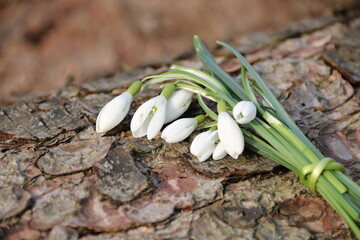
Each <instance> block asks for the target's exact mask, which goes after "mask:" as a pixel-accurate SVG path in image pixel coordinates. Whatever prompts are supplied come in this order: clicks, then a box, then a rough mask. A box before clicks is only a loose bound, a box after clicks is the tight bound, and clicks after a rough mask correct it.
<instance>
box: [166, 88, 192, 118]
mask: <svg viewBox="0 0 360 240" xmlns="http://www.w3.org/2000/svg"><path fill="white" fill-rule="evenodd" d="M193 95H194V94H193V93H192V92H189V91H187V90H184V89H181V90H178V91H176V92H174V93H173V94H171V96H170V97H169V99H168V103H167V106H166V118H165V123H168V122H171V121H173V120H175V119H177V118H178V117H180V116H181V115H182V114H183V113H184V112H185V111H186V110H187V109H188V108H189V106H190V103H191V100H192V97H193Z"/></svg>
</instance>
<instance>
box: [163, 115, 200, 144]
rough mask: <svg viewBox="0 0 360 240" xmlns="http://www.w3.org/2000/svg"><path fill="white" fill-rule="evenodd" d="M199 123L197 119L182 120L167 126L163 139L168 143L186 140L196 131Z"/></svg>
mask: <svg viewBox="0 0 360 240" xmlns="http://www.w3.org/2000/svg"><path fill="white" fill-rule="evenodd" d="M197 124H198V121H197V120H196V119H195V118H182V119H179V120H176V121H175V122H173V123H171V124H170V125H169V126H167V127H166V128H165V129H164V130H163V132H162V134H161V138H162V139H164V140H165V141H166V142H168V143H176V142H180V141H182V140H184V139H185V138H187V137H188V136H190V134H191V133H192V132H193V131H194V130H195V128H196V126H197Z"/></svg>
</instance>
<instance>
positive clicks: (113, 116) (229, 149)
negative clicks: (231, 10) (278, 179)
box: [96, 36, 360, 239]
mask: <svg viewBox="0 0 360 240" xmlns="http://www.w3.org/2000/svg"><path fill="white" fill-rule="evenodd" d="M218 43H219V44H220V45H222V46H224V47H227V48H228V49H230V50H231V51H232V52H233V54H235V56H236V57H237V58H238V59H239V61H240V62H241V63H242V67H241V83H242V84H241V85H240V84H238V83H237V82H236V81H235V80H234V79H233V78H232V77H231V76H230V75H228V74H227V73H226V72H224V71H223V70H222V69H221V68H220V67H219V66H218V65H217V63H216V62H215V60H214V59H213V57H212V56H211V55H210V53H209V52H208V50H207V49H206V47H205V45H204V44H203V42H202V41H201V40H200V38H199V37H197V36H195V37H194V45H195V50H196V53H197V55H198V57H199V58H200V59H201V61H202V62H203V64H204V66H205V69H206V71H207V72H203V71H200V70H197V69H194V68H188V67H181V66H172V71H170V72H166V73H163V74H160V75H156V76H149V77H146V78H145V79H143V80H142V81H137V82H135V83H134V84H132V85H131V86H130V87H129V88H128V90H127V91H126V92H124V93H122V94H121V95H119V96H118V97H116V98H114V99H113V100H112V101H110V102H109V103H107V104H106V105H105V106H104V107H103V109H102V110H101V112H100V113H99V115H98V118H97V122H96V131H97V132H106V131H109V130H111V129H112V128H114V127H115V126H117V125H118V124H119V123H120V122H121V121H122V120H123V119H124V118H125V116H126V115H127V114H128V111H129V108H130V105H131V102H132V98H133V96H135V95H136V94H137V93H138V92H139V91H140V90H143V89H145V88H146V87H148V86H149V85H152V84H156V83H163V85H162V88H163V90H162V92H161V94H160V95H159V96H157V97H155V98H152V99H150V100H148V101H147V102H145V103H144V104H143V105H141V106H140V107H139V108H138V109H137V111H136V112H135V114H134V116H133V118H132V120H131V125H130V128H131V131H132V134H133V136H134V137H136V138H138V137H143V136H145V135H146V136H147V138H148V139H149V140H151V139H153V138H154V137H155V136H156V135H157V134H158V133H159V132H160V131H161V129H162V127H163V125H164V124H166V123H170V122H171V123H170V124H169V125H167V127H165V129H163V131H162V134H161V138H163V139H164V140H165V141H166V142H168V143H175V142H180V141H182V140H184V139H186V138H187V137H188V136H189V135H190V134H191V133H192V132H193V131H194V130H195V129H197V128H199V129H202V130H203V132H201V133H200V134H198V135H197V136H196V137H195V139H194V140H193V142H192V143H191V146H190V152H191V153H192V154H193V155H195V156H196V157H197V158H198V159H199V161H205V160H207V159H209V158H210V157H211V158H212V159H213V160H218V159H222V158H224V157H225V156H226V155H230V156H231V157H232V158H235V159H236V158H238V156H239V155H240V154H241V153H242V152H243V150H244V147H245V146H246V147H247V148H248V149H251V150H253V151H254V152H256V153H258V154H260V155H263V156H265V157H268V158H270V159H272V160H274V161H276V162H278V163H280V164H281V165H283V166H285V167H287V168H288V169H290V170H292V171H294V172H296V173H298V174H299V175H300V181H301V182H302V183H303V184H305V185H307V186H308V187H309V188H310V190H311V191H312V192H314V193H316V194H321V195H322V196H323V197H324V198H325V199H326V200H327V201H328V202H329V203H330V204H331V206H332V207H333V208H334V209H335V210H336V211H337V212H338V213H339V214H340V215H341V216H342V217H343V219H344V220H345V221H346V222H347V224H348V225H349V227H350V228H351V229H352V231H353V233H354V234H355V235H356V237H357V238H359V239H360V229H359V224H360V187H359V186H358V185H357V184H356V183H354V182H353V181H352V180H351V179H350V178H349V177H347V176H346V175H345V174H344V173H343V172H344V167H343V165H341V164H340V163H337V162H336V161H335V160H334V159H331V158H328V157H324V156H323V155H322V154H321V153H320V151H319V150H318V149H316V147H315V146H314V145H313V144H312V143H311V142H310V141H309V140H308V139H307V138H306V136H305V135H304V134H303V133H302V132H301V131H300V129H299V128H298V127H297V126H296V124H295V123H294V122H293V121H292V119H291V118H290V117H289V115H288V114H287V113H286V111H285V110H284V108H283V107H282V105H281V104H280V103H279V101H278V100H277V99H276V97H275V96H274V95H273V93H272V92H271V91H270V90H269V88H268V87H267V86H266V84H265V83H264V81H263V80H262V79H261V77H260V76H259V75H258V74H257V73H256V72H255V71H254V69H253V68H252V67H251V65H250V64H249V63H248V62H247V61H246V59H245V58H244V57H243V56H242V55H241V54H240V53H239V52H238V51H236V50H235V49H234V48H233V47H231V46H230V45H228V44H226V43H224V42H218ZM248 73H249V74H248ZM194 95H197V99H198V103H199V105H200V106H201V108H202V109H203V110H204V115H199V116H195V117H194V118H180V119H178V118H179V117H180V116H181V115H182V114H183V113H184V112H185V111H186V110H187V109H188V107H189V105H190V103H191V101H192V99H193V96H194ZM204 98H207V99H209V100H211V101H214V102H216V104H217V113H216V112H214V111H213V110H212V109H211V108H209V107H208V105H207V104H206V101H204ZM176 119H178V120H176ZM206 119H210V121H205V120H206ZM174 120H175V121H174ZM245 143H246V144H245Z"/></svg>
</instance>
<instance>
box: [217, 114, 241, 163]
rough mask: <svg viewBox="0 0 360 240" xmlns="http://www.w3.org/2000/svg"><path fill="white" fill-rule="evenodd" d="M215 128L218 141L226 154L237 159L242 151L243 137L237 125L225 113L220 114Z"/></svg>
mask: <svg viewBox="0 0 360 240" xmlns="http://www.w3.org/2000/svg"><path fill="white" fill-rule="evenodd" d="M217 127H218V133H219V138H220V141H221V143H222V145H223V146H224V148H225V150H226V152H227V153H228V154H229V155H230V156H231V157H232V158H235V159H237V158H238V157H239V155H240V154H241V153H242V152H243V151H244V136H243V134H242V132H241V130H240V127H239V125H238V124H237V123H236V122H235V120H234V119H233V118H232V117H231V116H230V115H229V114H228V113H227V112H220V113H219V117H218V126H217Z"/></svg>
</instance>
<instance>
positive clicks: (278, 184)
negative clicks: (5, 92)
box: [0, 10, 360, 240]
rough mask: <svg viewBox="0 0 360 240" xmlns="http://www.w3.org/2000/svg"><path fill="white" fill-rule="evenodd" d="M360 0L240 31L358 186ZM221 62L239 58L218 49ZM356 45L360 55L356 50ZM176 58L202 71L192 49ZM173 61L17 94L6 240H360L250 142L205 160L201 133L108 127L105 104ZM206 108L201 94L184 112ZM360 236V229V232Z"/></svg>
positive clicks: (3, 179) (2, 144)
mask: <svg viewBox="0 0 360 240" xmlns="http://www.w3.org/2000/svg"><path fill="white" fill-rule="evenodd" d="M359 16H360V15H359V12H357V11H356V10H352V11H346V12H343V13H341V14H338V15H328V16H322V17H318V18H315V19H308V20H304V21H301V22H298V23H295V24H293V25H290V26H289V27H287V28H285V29H281V30H278V31H271V32H260V33H253V34H250V35H246V36H242V37H239V38H235V39H234V40H233V41H232V42H231V44H232V45H233V46H235V47H236V48H238V49H239V50H241V51H242V52H244V53H246V57H247V59H248V60H249V61H250V62H251V63H252V64H253V65H254V67H255V69H256V70H257V71H258V72H259V73H260V75H261V76H262V77H263V78H264V80H265V81H266V82H267V83H268V84H269V86H270V87H271V89H272V90H273V91H274V93H275V94H276V95H277V97H278V98H279V99H280V101H281V102H282V104H283V105H284V107H285V108H286V110H287V111H288V112H289V114H290V115H291V116H292V118H293V119H294V120H295V121H296V123H297V124H298V126H299V127H300V128H301V129H302V131H303V132H304V133H305V134H306V135H307V136H308V137H309V138H310V139H311V140H312V141H313V142H314V143H315V144H316V145H317V146H318V147H319V148H320V150H321V151H322V152H324V154H325V155H326V156H329V157H333V158H335V159H336V160H337V161H339V162H341V163H342V164H344V165H345V166H346V173H347V174H348V175H349V176H351V177H352V178H353V179H354V180H355V181H357V182H359V180H360V175H359V169H360V168H359V161H360V150H359V149H360V148H359V147H360V142H359V139H360V135H359V134H360V132H359V128H360V120H359V119H360V106H359V102H360V101H359V98H360V89H359V79H360V75H359V70H358V69H359V62H360V57H359V56H360V55H359V54H358V51H359V49H360V48H359V47H360V46H359V45H360V43H359V41H358V39H359V38H358V36H360V17H359ZM213 53H214V54H215V55H216V56H217V60H218V61H219V62H220V64H221V66H222V67H223V69H225V70H226V71H227V72H229V73H233V74H235V75H236V74H237V72H238V71H239V69H240V64H239V63H238V62H236V61H235V59H234V58H233V57H232V56H231V55H230V54H229V52H228V51H227V50H226V49H223V48H220V49H216V50H213ZM356 53H357V54H356ZM172 63H176V64H179V65H186V66H193V67H199V66H200V63H199V60H198V59H197V58H196V57H195V56H193V55H191V56H186V57H183V58H179V59H175V60H174V61H173V62H172ZM168 69H169V63H164V64H160V65H159V66H146V67H142V68H138V69H135V70H133V71H131V72H124V73H118V74H115V75H113V76H111V77H104V78H99V79H95V80H92V81H88V82H84V83H82V84H79V85H72V86H68V87H66V88H63V89H60V90H58V91H56V92H51V93H49V94H48V95H46V96H40V97H35V98H31V99H19V101H18V102H17V103H16V104H14V105H12V106H7V107H3V108H2V109H1V111H0V122H1V125H0V148H1V152H0V189H1V190H0V220H1V224H0V227H1V229H0V236H1V237H2V238H4V239H83V240H95V239H216V240H218V239H352V238H354V237H353V235H352V234H351V231H350V230H349V228H348V227H347V226H346V224H345V223H344V221H343V220H342V219H341V218H340V217H339V216H338V215H337V214H336V213H335V212H334V210H333V209H332V208H331V207H330V206H329V205H328V204H327V203H326V202H325V201H324V200H323V199H322V198H321V197H319V196H316V195H314V194H312V193H310V192H309V190H308V189H307V188H306V187H305V186H303V185H301V184H300V183H299V181H298V176H297V175H296V174H294V173H292V172H289V171H288V170H287V169H285V168H283V167H282V166H279V165H278V164H276V163H275V162H273V161H271V160H269V159H267V158H264V157H261V156H258V155H256V154H253V153H252V152H250V151H245V153H244V154H243V155H241V156H240V157H239V159H237V160H234V159H232V158H225V159H223V160H218V161H213V160H208V161H206V162H202V163H200V162H198V160H197V159H196V158H195V157H194V156H192V155H191V154H190V153H189V143H190V142H191V140H192V139H193V138H194V136H195V134H193V135H192V136H191V137H189V139H187V140H185V141H183V142H181V143H176V144H167V143H165V142H164V141H163V140H162V139H161V138H160V137H159V136H158V137H157V138H155V140H153V141H148V140H146V139H145V138H139V139H135V138H133V137H132V136H131V132H130V130H129V123H130V119H131V116H132V115H133V113H134V109H135V108H137V107H138V106H139V105H140V104H141V103H142V102H144V101H145V100H147V99H149V98H151V97H153V96H155V95H156V94H158V91H157V90H154V89H150V90H147V91H145V92H143V93H140V94H139V96H136V97H135V102H134V103H133V106H132V110H131V111H130V114H129V116H128V117H126V118H125V120H124V121H123V122H122V123H121V124H120V125H119V126H118V127H116V128H115V129H114V130H112V131H111V132H109V133H107V134H106V135H105V136H100V135H99V134H97V133H96V132H95V130H94V126H95V120H96V116H97V114H98V112H99V111H100V109H101V108H102V106H103V105H104V104H105V103H106V102H108V101H109V100H110V99H111V98H112V97H114V96H116V95H117V94H119V93H121V92H122V91H124V89H125V88H126V87H128V86H129V85H130V84H131V83H132V82H134V81H136V80H139V79H141V78H143V77H144V76H146V75H150V74H155V73H160V72H163V71H166V70H168ZM200 111H201V110H200V109H199V108H198V106H196V104H193V105H192V106H191V108H190V110H189V113H186V115H188V116H190V115H192V116H193V114H195V113H199V112H200ZM354 239H355V238H354Z"/></svg>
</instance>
